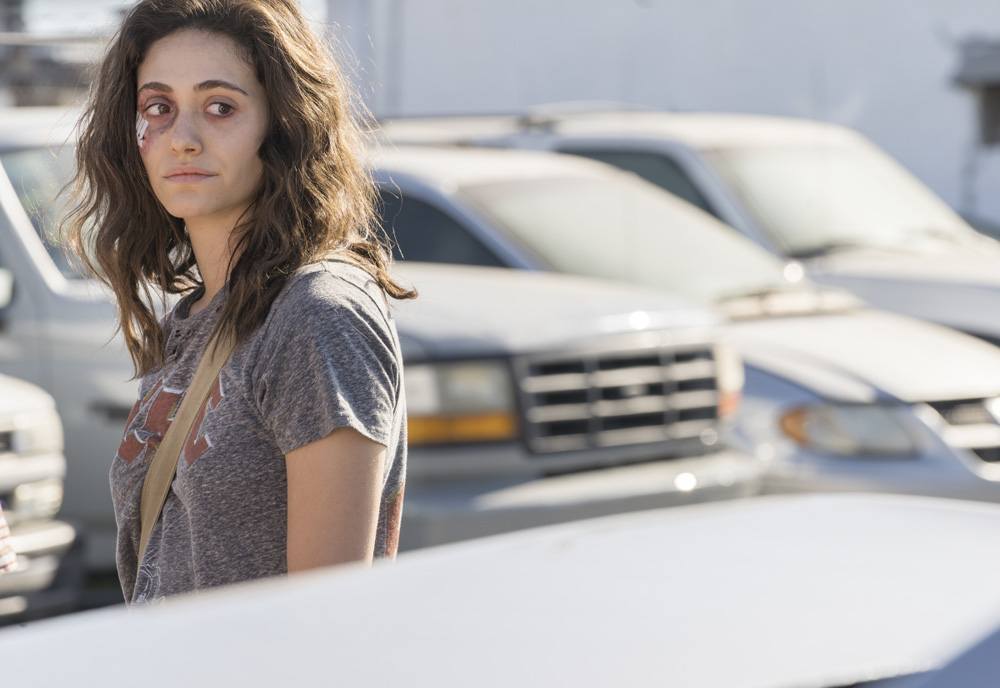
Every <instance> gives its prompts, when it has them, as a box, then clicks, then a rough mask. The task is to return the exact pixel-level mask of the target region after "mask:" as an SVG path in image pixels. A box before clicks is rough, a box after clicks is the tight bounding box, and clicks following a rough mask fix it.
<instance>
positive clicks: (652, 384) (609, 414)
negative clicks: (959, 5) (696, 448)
mask: <svg viewBox="0 0 1000 688" xmlns="http://www.w3.org/2000/svg"><path fill="white" fill-rule="evenodd" d="M515 365H516V369H517V373H518V377H519V386H520V393H521V400H522V405H523V407H524V415H525V439H526V441H527V443H528V447H529V449H530V450H531V451H533V452H536V453H551V452H564V451H575V450H581V449H591V448H599V447H615V446H622V445H632V444H647V443H653V442H664V441H669V440H678V439H686V438H696V437H699V436H700V435H701V434H702V433H703V432H704V431H705V430H706V429H709V428H712V427H713V426H714V425H715V422H716V418H717V415H718V401H719V398H718V391H717V389H716V381H715V360H714V358H713V355H712V349H711V348H710V347H708V346H699V347H691V348H677V347H652V348H643V349H638V350H636V349H629V350H618V351H614V350H611V351H607V350H606V351H595V352H589V353H583V354H580V355H577V356H572V357H570V356H565V355H562V356H557V355H549V356H546V355H536V356H528V357H521V358H519V359H517V360H516V361H515Z"/></svg>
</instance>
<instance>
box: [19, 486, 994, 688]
mask: <svg viewBox="0 0 1000 688" xmlns="http://www.w3.org/2000/svg"><path fill="white" fill-rule="evenodd" d="M998 538H1000V507H998V506H996V505H991V504H973V503H968V502H960V501H949V500H940V499H938V500H933V499H927V498H914V497H899V496H857V495H841V496H831V495H812V496H795V497H793V496H782V497H767V498H758V499H753V500H743V501H739V502H724V503H716V504H707V505H698V506H692V507H675V508H672V509H661V510H657V511H648V512H644V513H633V514H624V515H619V516H613V517H606V518H601V519H595V520H591V521H583V522H579V523H572V524H565V525H562V526H554V527H550V528H543V529H537V530H532V531H525V532H520V533H511V534H507V535H502V536H498V537H493V538H486V539H481V540H477V541H472V542H465V543H459V544H456V545H451V546H445V547H437V548H432V549H428V550H423V551H417V552H409V553H404V554H402V555H400V557H399V558H398V560H397V561H396V562H395V563H394V564H388V565H386V564H377V565H376V566H374V567H373V568H372V569H368V568H366V567H362V566H356V567H351V566H347V567H335V568H333V569H325V570H319V571H315V572H312V573H309V574H297V575H295V576H294V577H287V578H286V577H280V578H275V579H271V580H268V581H263V582H259V583H256V584H250V585H243V586H237V587H234V588H230V589H228V590H216V591H207V592H205V593H203V594H199V595H197V596H192V597H188V598H186V599H184V598H180V599H174V600H167V601H166V602H165V603H164V604H161V605H156V606H153V607H150V608H147V609H141V610H138V611H133V612H129V611H127V610H125V609H121V608H118V609H104V610H97V611H95V612H84V613H81V614H75V615H72V616H69V617H64V618H62V619H56V620H53V621H50V622H42V623H37V624H29V626H28V627H27V628H18V629H10V630H5V631H0V642H2V644H3V647H4V650H5V652H6V653H8V654H7V655H6V656H9V657H16V658H17V661H14V662H8V663H7V666H5V668H4V671H5V679H6V680H7V681H8V682H9V684H10V685H31V684H37V683H42V684H45V685H75V684H78V683H79V680H80V667H81V666H106V665H110V664H112V663H113V664H114V665H115V667H116V671H117V672H118V675H120V676H135V675H138V674H141V675H142V676H143V683H144V685H146V686H149V688H158V687H159V686H176V685H178V684H179V683H183V684H184V685H185V686H189V687H190V688H199V687H201V686H218V685H239V686H246V687H248V688H252V687H254V686H272V685H314V684H317V683H324V682H329V677H331V676H333V675H334V674H335V675H336V677H337V682H338V683H341V684H344V685H356V684H365V683H372V667H376V666H380V664H379V662H383V661H384V657H385V648H387V647H389V648H392V653H393V666H397V667H405V675H406V682H407V683H408V684H409V685H413V686H465V685H469V683H470V677H475V678H474V679H473V680H472V681H471V682H472V683H475V684H476V685H481V686H510V685H523V684H525V683H527V684H530V685H572V686H608V685H627V686H663V685H672V686H685V687H686V688H723V687H731V686H817V687H819V686H845V685H853V684H854V683H856V682H861V681H865V680H871V679H874V678H883V677H890V676H893V675H899V674H905V673H908V672H913V671H917V670H921V669H925V668H930V667H934V666H940V665H941V664H942V663H943V661H944V660H945V659H946V658H947V657H948V656H950V655H951V654H952V653H953V652H954V651H955V650H956V649H957V648H959V647H961V646H963V645H965V644H966V643H968V642H969V641H970V640H971V639H972V638H974V637H976V636H978V635H980V634H982V633H983V632H985V630H986V629H987V628H989V627H990V626H992V625H993V623H994V622H995V619H997V618H998V617H1000V587H998V586H997V585H996V580H995V578H996V576H995V573H994V572H995V571H996V570H997V568H998V567H1000V550H997V549H996V548H992V547H989V546H985V545H984V543H990V542H995V541H997V539H998ZM387 591H391V592H390V593H387ZM123 637H127V638H141V639H142V642H143V645H144V646H145V647H162V646H165V645H169V644H171V643H176V642H177V641H178V639H179V638H183V642H184V661H182V662H167V663H164V664H163V666H162V668H161V669H158V670H157V671H149V661H150V653H148V652H124V653H123V652H122V651H121V639H122V638H123ZM53 648H58V657H59V660H58V661H55V662H54V661H52V659H53ZM331 648H335V650H334V652H335V654H336V661H335V662H333V663H331ZM581 648H592V650H588V651H587V652H585V653H583V654H581ZM324 677H326V678H324ZM527 677H530V678H527ZM374 682H375V683H380V681H379V680H375V681H374ZM111 683H112V684H113V685H117V684H119V683H123V681H111Z"/></svg>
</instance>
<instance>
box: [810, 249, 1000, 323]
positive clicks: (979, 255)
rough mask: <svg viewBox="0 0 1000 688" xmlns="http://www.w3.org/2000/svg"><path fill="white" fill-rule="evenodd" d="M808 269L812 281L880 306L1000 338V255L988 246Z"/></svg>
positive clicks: (829, 260)
mask: <svg viewBox="0 0 1000 688" xmlns="http://www.w3.org/2000/svg"><path fill="white" fill-rule="evenodd" d="M983 241H985V242H992V240H990V239H985V238H984V239H983ZM808 269H809V274H810V277H812V278H813V280H815V281H816V282H818V283H820V284H824V285H827V286H833V287H838V288H841V289H846V290H849V291H851V292H852V293H854V294H855V295H857V296H859V297H861V298H862V299H864V300H865V301H867V302H869V303H871V304H873V305H875V306H877V307H879V308H884V309H886V310H891V311H895V312H898V313H904V314H906V315H911V316H913V317H917V318H921V319H924V320H930V321H932V322H937V323H941V324H943V325H947V326H949V327H954V328H956V329H960V330H963V331H966V332H972V333H974V334H978V335H984V336H988V337H992V338H994V339H1000V251H998V250H994V249H993V248H992V246H991V245H989V244H987V245H986V247H985V250H983V251H973V250H968V249H964V248H962V247H953V248H947V249H944V250H938V251H934V252H920V251H916V250H914V251H912V252H905V253H899V252H895V253H890V252H885V251H877V250H864V251H849V252H844V253H840V254H836V255H834V256H829V257H826V258H822V259H816V260H813V261H810V262H809V263H808Z"/></svg>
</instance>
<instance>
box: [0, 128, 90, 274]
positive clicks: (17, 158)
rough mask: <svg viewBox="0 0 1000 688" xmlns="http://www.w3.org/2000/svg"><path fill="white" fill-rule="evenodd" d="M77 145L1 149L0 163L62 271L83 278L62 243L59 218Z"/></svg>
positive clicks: (71, 173) (71, 172) (76, 264)
mask: <svg viewBox="0 0 1000 688" xmlns="http://www.w3.org/2000/svg"><path fill="white" fill-rule="evenodd" d="M73 164H74V163H73V149H72V148H71V147H69V146H65V147H63V148H62V149H60V150H56V149H52V148H44V147H41V148H25V149H21V150H13V151H4V152H0V166H2V167H3V171H4V172H6V174H7V177H8V179H10V182H11V184H12V185H13V186H14V191H15V192H16V193H17V197H18V198H19V199H20V200H21V205H22V206H23V207H24V211H25V212H26V213H27V214H28V217H30V218H31V222H32V224H33V225H34V227H35V231H36V232H38V236H39V237H41V239H42V242H43V243H44V244H45V248H46V249H47V250H48V252H49V255H50V256H52V260H53V261H55V264H56V265H57V266H58V267H59V271H60V272H62V273H63V275H65V276H66V277H67V278H69V279H80V278H81V276H82V270H81V269H80V268H79V266H78V263H77V262H76V260H74V259H72V258H69V257H67V256H66V254H65V253H63V250H62V248H61V247H60V246H59V240H58V238H59V220H60V218H61V215H62V211H63V210H64V204H63V203H61V202H60V200H59V199H58V198H57V197H58V195H59V191H60V190H61V189H62V188H63V186H64V185H65V184H66V182H67V181H69V180H70V178H71V177H72V175H73Z"/></svg>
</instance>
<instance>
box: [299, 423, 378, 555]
mask: <svg viewBox="0 0 1000 688" xmlns="http://www.w3.org/2000/svg"><path fill="white" fill-rule="evenodd" d="M385 452H386V448H385V446H383V445H381V444H379V443H377V442H373V441H372V440H370V439H368V438H367V437H365V436H364V435H362V434H361V433H359V432H358V431H357V430H354V429H353V428H348V427H341V428H337V429H336V430H334V431H333V432H331V433H330V434H329V435H327V436H326V437H324V438H323V439H321V440H317V441H316V442H311V443H309V444H306V445H304V446H301V447H299V448H297V449H293V450H292V451H290V452H289V453H288V454H286V455H285V465H286V466H287V469H288V571H289V573H291V572H293V571H303V570H305V569H311V568H316V567H318V566H329V565H331V564H342V563H345V562H350V561H367V562H371V560H372V549H373V547H374V545H375V532H376V527H377V525H378V512H379V502H380V498H381V494H382V472H383V470H382V466H383V465H384V461H385Z"/></svg>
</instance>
